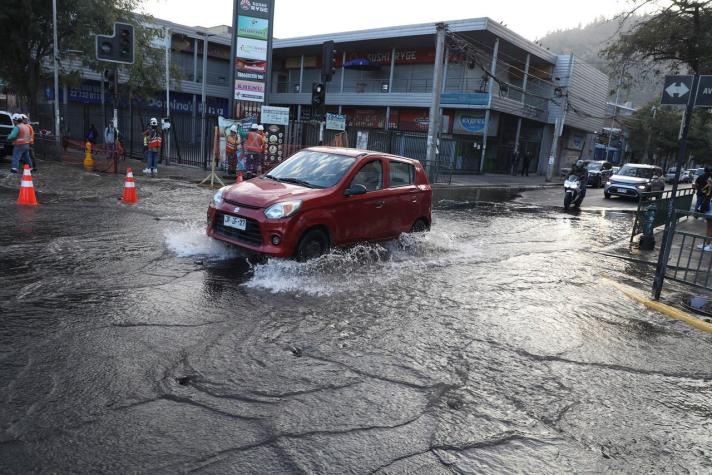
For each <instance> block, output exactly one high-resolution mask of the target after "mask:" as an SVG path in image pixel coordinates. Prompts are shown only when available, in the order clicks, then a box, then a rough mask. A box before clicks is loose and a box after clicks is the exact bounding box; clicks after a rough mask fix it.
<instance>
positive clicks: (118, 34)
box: [96, 22, 134, 64]
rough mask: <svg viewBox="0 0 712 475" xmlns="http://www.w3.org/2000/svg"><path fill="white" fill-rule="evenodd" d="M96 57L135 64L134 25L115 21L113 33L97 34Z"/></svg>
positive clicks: (113, 61)
mask: <svg viewBox="0 0 712 475" xmlns="http://www.w3.org/2000/svg"><path fill="white" fill-rule="evenodd" d="M96 59H97V60H99V61H110V62H112V63H124V64H133V62H134V29H133V26H132V25H129V24H128V23H118V22H117V23H114V33H113V35H111V36H108V35H96Z"/></svg>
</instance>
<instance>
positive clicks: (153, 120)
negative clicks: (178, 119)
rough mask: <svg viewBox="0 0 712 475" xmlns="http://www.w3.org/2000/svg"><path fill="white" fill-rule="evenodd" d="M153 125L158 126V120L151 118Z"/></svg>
mask: <svg viewBox="0 0 712 475" xmlns="http://www.w3.org/2000/svg"><path fill="white" fill-rule="evenodd" d="M151 125H158V119H156V118H155V117H151Z"/></svg>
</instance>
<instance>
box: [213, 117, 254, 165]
mask: <svg viewBox="0 0 712 475" xmlns="http://www.w3.org/2000/svg"><path fill="white" fill-rule="evenodd" d="M254 121H255V120H254V118H248V119H226V118H225V117H223V116H219V117H218V132H219V133H218V136H219V137H220V162H221V163H224V162H225V160H226V157H225V142H226V141H227V140H226V138H227V136H228V135H230V127H232V126H233V125H236V126H237V129H238V132H237V133H238V135H240V136H241V137H242V139H243V140H244V138H245V136H246V134H247V131H248V130H250V126H252V123H253V122H254ZM240 131H242V132H243V133H242V134H241V133H240Z"/></svg>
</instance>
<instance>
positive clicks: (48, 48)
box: [0, 0, 178, 113]
mask: <svg viewBox="0 0 712 475" xmlns="http://www.w3.org/2000/svg"><path fill="white" fill-rule="evenodd" d="M141 2H142V0H62V1H61V2H57V3H58V5H57V8H58V12H57V32H58V41H59V51H60V57H59V59H60V63H61V64H62V68H61V74H62V77H61V81H63V82H69V83H74V82H77V81H80V80H81V78H80V77H79V74H78V71H69V70H68V69H69V65H70V61H69V60H70V59H81V61H82V63H83V65H84V66H86V67H89V68H91V69H93V70H95V71H102V70H103V69H104V68H105V67H106V63H100V62H97V61H96V60H95V58H94V51H95V41H96V39H95V36H94V35H96V34H111V32H112V28H113V24H114V22H115V21H119V20H120V21H125V22H128V23H131V24H133V25H134V34H135V45H134V47H135V51H136V55H135V56H136V62H135V64H133V65H122V66H120V70H123V71H125V72H128V76H129V89H131V90H132V91H133V92H134V93H135V94H138V95H150V94H151V93H152V92H154V91H157V90H160V89H162V88H163V81H164V68H165V63H164V59H163V58H164V54H165V53H164V52H163V50H160V49H156V48H153V47H151V42H152V40H153V39H154V38H155V36H156V35H157V34H159V35H160V34H162V33H161V32H160V30H158V31H156V30H154V29H151V28H150V26H147V25H150V22H151V20H152V19H151V17H150V16H145V15H141V16H139V15H137V14H135V13H133V12H134V11H136V10H137V9H138V8H139V7H140V5H141ZM67 50H76V51H79V52H81V53H77V54H76V55H72V56H68V55H64V54H62V52H63V51H67ZM0 58H2V61H0V78H2V79H3V80H4V81H5V82H6V83H7V87H8V89H9V90H10V91H12V92H13V93H15V94H17V95H18V96H19V97H20V98H21V100H23V101H24V102H25V104H26V105H27V107H28V108H29V110H30V111H31V112H32V113H36V112H37V101H38V98H39V95H40V94H41V93H42V92H43V91H44V85H45V84H47V83H48V82H49V81H50V80H51V78H52V59H53V25H52V7H51V2H49V1H47V0H23V1H13V2H5V4H4V5H3V7H2V8H1V9H0ZM174 71H175V74H178V71H177V68H174ZM172 74H173V72H172ZM173 77H174V78H175V77H176V76H175V75H174V76H173Z"/></svg>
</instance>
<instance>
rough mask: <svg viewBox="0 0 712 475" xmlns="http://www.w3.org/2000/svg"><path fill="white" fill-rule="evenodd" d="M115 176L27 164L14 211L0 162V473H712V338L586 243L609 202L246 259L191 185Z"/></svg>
mask: <svg viewBox="0 0 712 475" xmlns="http://www.w3.org/2000/svg"><path fill="white" fill-rule="evenodd" d="M122 178H123V177H121V176H116V177H113V176H106V175H102V176H99V175H97V174H93V173H87V172H84V171H81V170H80V169H78V168H70V167H60V166H58V165H54V164H47V165H46V166H45V167H44V168H43V169H42V171H41V173H40V175H39V176H37V177H36V179H35V186H36V187H37V188H38V190H39V191H40V192H41V193H40V194H39V196H38V199H39V200H40V202H41V203H42V204H41V205H40V206H38V207H36V208H19V207H18V206H16V205H15V199H16V197H17V189H16V188H15V189H13V188H11V187H12V186H13V184H14V183H15V182H16V181H19V178H18V177H17V176H8V175H7V170H2V171H1V172H0V221H1V222H2V223H3V229H2V232H1V233H0V244H2V246H1V247H0V268H1V269H2V272H1V274H0V289H1V290H0V294H1V296H2V298H1V299H0V459H2V461H3V462H2V464H0V466H1V467H2V468H1V469H0V472H3V473H27V472H31V471H42V472H124V473H125V472H138V473H175V472H187V471H198V472H204V473H283V472H289V473H303V472H307V473H344V472H350V473H370V472H383V473H407V472H411V473H412V472H420V473H450V472H452V471H455V472H458V473H483V472H484V473H493V472H537V473H561V472H574V471H576V472H582V471H587V472H601V471H623V472H629V473H644V472H684V471H690V472H710V471H712V439H711V438H710V436H709V434H710V431H711V430H712V419H711V418H710V415H711V414H712V402H711V401H712V352H710V351H709V348H710V344H711V343H712V337H711V336H710V335H707V334H705V333H701V332H697V331H695V330H694V329H692V328H690V327H686V326H684V325H682V324H681V323H679V322H676V321H674V320H670V319H667V318H666V317H664V316H662V315H660V314H657V313H654V312H651V311H648V310H646V309H644V308H643V307H642V306H640V305H638V304H636V303H634V302H632V301H631V300H629V299H627V298H626V297H625V296H624V295H623V294H621V293H620V292H619V291H617V290H616V289H614V288H613V287H610V286H609V285H607V284H606V282H605V280H604V277H610V278H612V279H614V280H617V281H621V282H625V283H629V284H631V285H634V286H636V287H638V288H641V289H645V290H647V289H648V288H649V286H650V282H651V276H652V272H651V269H649V268H646V267H641V266H639V265H637V264H634V263H630V262H626V261H623V260H618V259H614V258H611V257H606V256H604V255H601V254H596V253H594V252H592V251H596V250H601V249H604V248H605V247H606V246H609V245H611V244H613V243H614V242H617V241H620V240H621V239H626V237H627V235H628V233H629V232H630V227H631V219H632V218H631V215H629V214H625V213H622V212H616V211H607V212H605V211H600V212H595V213H594V212H580V213H577V214H564V213H563V212H561V210H560V209H555V208H553V207H539V206H537V205H535V204H528V203H523V202H519V201H515V202H512V201H510V202H499V203H491V202H444V203H440V205H439V206H438V209H437V210H435V211H434V214H433V217H434V223H433V227H432V231H431V232H430V233H427V234H423V235H404V236H402V237H401V238H400V240H398V241H394V242H390V243H386V244H384V245H365V246H359V247H356V248H353V249H348V250H338V251H334V252H332V253H331V254H329V255H327V256H324V257H322V258H319V259H317V260H314V261H310V262H308V263H306V264H299V263H296V262H293V261H280V260H271V261H269V262H267V263H265V264H261V265H256V266H251V265H249V264H248V263H247V262H246V261H245V260H244V259H243V258H242V257H240V255H239V253H238V252H237V251H236V250H235V249H232V248H229V247H227V246H225V245H222V244H221V243H218V242H216V241H212V240H210V239H209V238H208V237H206V236H205V233H204V225H205V212H206V208H207V203H208V200H209V199H210V196H211V195H212V192H211V191H210V190H208V189H202V188H198V187H197V186H195V185H193V184H190V183H187V182H183V181H177V180H172V179H170V178H164V177H160V178H156V179H149V178H144V177H138V178H137V182H138V183H137V187H138V193H139V203H138V205H136V206H134V207H128V206H125V205H122V204H120V203H119V202H118V201H117V197H118V196H119V194H120V192H121V183H122ZM584 204H585V203H584ZM670 289H674V286H670Z"/></svg>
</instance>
